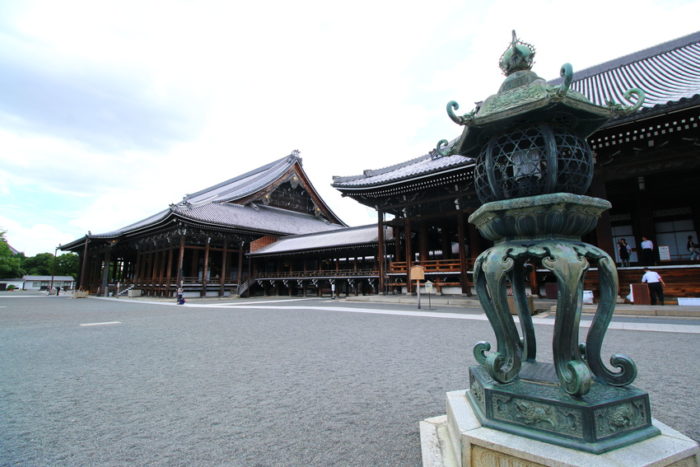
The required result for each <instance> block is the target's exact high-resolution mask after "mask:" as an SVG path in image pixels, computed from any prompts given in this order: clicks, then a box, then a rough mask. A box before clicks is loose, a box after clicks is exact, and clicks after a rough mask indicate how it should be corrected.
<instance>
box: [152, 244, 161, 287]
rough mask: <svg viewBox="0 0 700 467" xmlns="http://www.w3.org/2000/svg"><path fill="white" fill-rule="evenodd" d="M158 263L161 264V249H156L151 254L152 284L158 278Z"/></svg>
mask: <svg viewBox="0 0 700 467" xmlns="http://www.w3.org/2000/svg"><path fill="white" fill-rule="evenodd" d="M158 264H160V251H154V252H153V253H152V254H151V284H153V283H155V282H156V279H158Z"/></svg>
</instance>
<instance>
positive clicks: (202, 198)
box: [182, 151, 301, 204]
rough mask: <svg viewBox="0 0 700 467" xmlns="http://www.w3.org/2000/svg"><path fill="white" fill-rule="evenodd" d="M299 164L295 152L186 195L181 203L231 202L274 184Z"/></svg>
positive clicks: (299, 159) (299, 160)
mask: <svg viewBox="0 0 700 467" xmlns="http://www.w3.org/2000/svg"><path fill="white" fill-rule="evenodd" d="M297 162H301V158H300V157H299V156H298V155H297V153H296V151H295V152H293V153H292V154H290V155H288V156H286V157H283V158H282V159H278V160H276V161H274V162H270V163H269V164H266V165H263V166H262V167H258V168H257V169H255V170H251V171H250V172H247V173H244V174H243V175H239V176H237V177H234V178H231V179H229V180H226V181H223V182H221V183H217V184H216V185H214V186H211V187H209V188H205V189H204V190H200V191H198V192H196V193H192V194H189V195H186V196H185V197H184V198H183V200H182V202H187V203H191V204H199V203H215V202H231V201H236V200H238V199H241V198H245V197H246V196H248V195H251V194H253V193H256V192H258V191H260V190H262V189H263V188H265V187H266V186H267V185H269V184H270V183H272V182H274V181H275V180H277V178H279V177H280V176H281V175H282V174H284V173H285V172H286V171H287V170H289V168H290V167H291V166H293V165H294V164H295V163H297Z"/></svg>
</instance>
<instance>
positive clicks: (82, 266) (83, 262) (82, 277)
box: [78, 235, 90, 290]
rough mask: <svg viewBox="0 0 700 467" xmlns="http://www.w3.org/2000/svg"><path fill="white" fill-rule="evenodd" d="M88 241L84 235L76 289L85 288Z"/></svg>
mask: <svg viewBox="0 0 700 467" xmlns="http://www.w3.org/2000/svg"><path fill="white" fill-rule="evenodd" d="M88 243H90V239H89V238H88V237H87V235H86V236H85V245H84V246H83V256H82V258H80V259H81V262H80V263H81V264H80V284H79V285H78V289H80V290H83V289H84V288H85V283H86V282H87V280H86V279H87V277H86V274H87V262H88Z"/></svg>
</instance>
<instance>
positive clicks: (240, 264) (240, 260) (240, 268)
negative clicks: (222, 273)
mask: <svg viewBox="0 0 700 467" xmlns="http://www.w3.org/2000/svg"><path fill="white" fill-rule="evenodd" d="M244 245H245V242H241V245H240V247H239V248H238V284H239V286H240V284H242V283H243V252H244V250H243V248H244ZM248 273H249V274H250V267H248Z"/></svg>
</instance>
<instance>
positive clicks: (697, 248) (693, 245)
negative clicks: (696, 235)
mask: <svg viewBox="0 0 700 467" xmlns="http://www.w3.org/2000/svg"><path fill="white" fill-rule="evenodd" d="M688 252H690V261H697V260H699V259H700V244H699V243H697V242H695V241H693V236H692V235H688Z"/></svg>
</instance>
